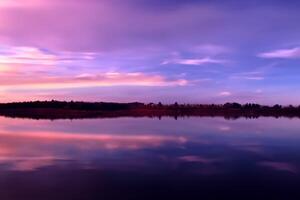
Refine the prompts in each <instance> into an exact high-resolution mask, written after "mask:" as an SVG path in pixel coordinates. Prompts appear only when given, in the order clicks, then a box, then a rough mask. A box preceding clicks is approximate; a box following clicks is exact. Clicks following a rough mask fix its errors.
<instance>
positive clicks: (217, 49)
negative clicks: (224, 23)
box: [191, 44, 231, 56]
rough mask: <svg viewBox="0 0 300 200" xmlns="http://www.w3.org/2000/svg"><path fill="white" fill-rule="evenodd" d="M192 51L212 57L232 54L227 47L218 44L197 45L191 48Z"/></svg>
mask: <svg viewBox="0 0 300 200" xmlns="http://www.w3.org/2000/svg"><path fill="white" fill-rule="evenodd" d="M191 51H192V52H194V53H198V54H202V55H211V56H216V55H220V54H225V53H229V52H231V49H230V48H228V47H225V46H221V45H216V44H203V45H197V46H194V47H192V48H191Z"/></svg>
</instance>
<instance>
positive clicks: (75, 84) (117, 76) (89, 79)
mask: <svg viewBox="0 0 300 200" xmlns="http://www.w3.org/2000/svg"><path fill="white" fill-rule="evenodd" d="M188 83H189V82H188V81H187V80H185V79H176V80H168V79H166V78H165V77H163V76H160V75H148V74H144V73H118V72H109V73H102V74H95V75H94V74H87V73H84V74H79V75H77V76H75V77H70V76H44V77H36V78H34V79H33V78H31V77H21V76H20V77H12V78H8V79H1V80H0V85H1V86H0V88H2V89H6V90H11V89H39V90H41V89H63V88H65V89H68V88H86V87H107V86H156V87H159V86H160V87H162V86H165V87H167V86H185V85H187V84H188Z"/></svg>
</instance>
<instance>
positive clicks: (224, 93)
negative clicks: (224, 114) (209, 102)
mask: <svg viewBox="0 0 300 200" xmlns="http://www.w3.org/2000/svg"><path fill="white" fill-rule="evenodd" d="M231 95H232V94H231V92H229V91H223V92H220V93H219V96H223V97H227V96H231Z"/></svg>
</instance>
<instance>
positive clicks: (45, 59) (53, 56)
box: [0, 46, 96, 65]
mask: <svg viewBox="0 0 300 200" xmlns="http://www.w3.org/2000/svg"><path fill="white" fill-rule="evenodd" d="M95 55H96V54H95V53H90V52H79V53H78V52H74V53H72V52H56V53H51V52H49V51H47V50H42V49H39V48H36V47H15V46H1V47H0V64H31V65H55V64H57V63H58V62H72V61H78V60H93V59H94V58H95Z"/></svg>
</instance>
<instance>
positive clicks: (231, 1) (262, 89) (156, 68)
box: [0, 0, 300, 105]
mask: <svg viewBox="0 0 300 200" xmlns="http://www.w3.org/2000/svg"><path fill="white" fill-rule="evenodd" d="M299 11H300V2H299V1H293V0H285V1H279V0H273V1H271V0H252V1H238V0H222V1H221V0H26V3H25V1H24V0H23V1H22V0H0V102H12V101H32V100H52V99H56V100H79V101H117V102H132V101H141V102H146V103H147V102H159V101H161V102H163V103H174V102H175V101H177V102H179V103H225V102H232V101H237V102H241V103H246V102H256V103H261V104H275V103H280V104H285V105H288V104H294V105H298V104H300V93H299V92H298V91H299V89H300V26H299V22H300V12H299Z"/></svg>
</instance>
